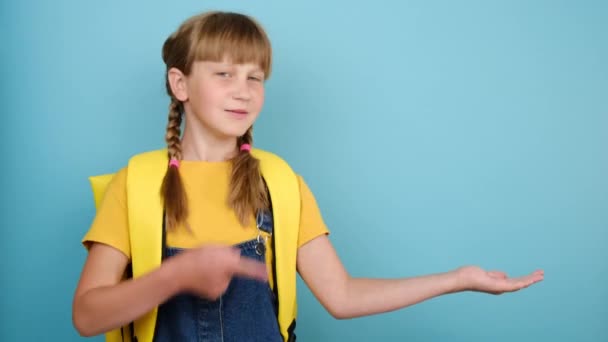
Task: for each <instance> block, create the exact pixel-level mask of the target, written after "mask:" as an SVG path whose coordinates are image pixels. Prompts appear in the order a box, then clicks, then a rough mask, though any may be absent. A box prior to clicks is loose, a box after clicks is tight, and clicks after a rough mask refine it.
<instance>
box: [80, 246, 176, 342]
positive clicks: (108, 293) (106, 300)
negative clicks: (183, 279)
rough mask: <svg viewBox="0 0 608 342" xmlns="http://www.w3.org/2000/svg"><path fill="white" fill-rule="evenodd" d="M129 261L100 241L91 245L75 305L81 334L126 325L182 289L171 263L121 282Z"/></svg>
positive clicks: (105, 330)
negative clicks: (179, 286) (178, 284)
mask: <svg viewBox="0 0 608 342" xmlns="http://www.w3.org/2000/svg"><path fill="white" fill-rule="evenodd" d="M127 264H128V259H127V257H126V256H125V255H124V254H123V253H122V252H120V251H119V250H117V249H115V248H113V247H110V246H108V245H104V244H100V243H95V244H93V246H92V247H91V249H90V252H89V255H88V257H87V260H86V263H85V266H84V269H83V271H82V275H81V278H80V282H79V283H78V287H77V289H76V293H75V295H74V301H73V307H72V320H73V323H74V326H75V327H76V330H78V332H79V333H80V334H81V335H83V336H94V335H98V334H101V333H103V332H107V331H110V330H112V329H115V328H118V327H120V326H123V325H125V324H127V323H129V322H131V321H133V320H135V319H136V318H138V317H140V316H142V315H143V314H145V313H146V312H148V311H150V310H151V309H153V308H154V307H156V306H158V305H159V304H160V303H162V302H164V301H165V300H167V299H168V298H170V297H171V296H173V295H175V294H176V293H177V292H178V290H179V289H178V286H177V283H176V282H172V281H171V279H174V278H175V275H174V274H172V273H174V272H173V268H172V267H171V266H170V264H168V263H167V264H163V266H161V267H160V268H158V269H157V270H155V271H153V272H150V273H148V274H147V275H145V276H143V277H140V278H137V279H135V280H133V279H130V280H126V281H122V282H121V278H122V275H123V273H124V271H125V268H126V266H127Z"/></svg>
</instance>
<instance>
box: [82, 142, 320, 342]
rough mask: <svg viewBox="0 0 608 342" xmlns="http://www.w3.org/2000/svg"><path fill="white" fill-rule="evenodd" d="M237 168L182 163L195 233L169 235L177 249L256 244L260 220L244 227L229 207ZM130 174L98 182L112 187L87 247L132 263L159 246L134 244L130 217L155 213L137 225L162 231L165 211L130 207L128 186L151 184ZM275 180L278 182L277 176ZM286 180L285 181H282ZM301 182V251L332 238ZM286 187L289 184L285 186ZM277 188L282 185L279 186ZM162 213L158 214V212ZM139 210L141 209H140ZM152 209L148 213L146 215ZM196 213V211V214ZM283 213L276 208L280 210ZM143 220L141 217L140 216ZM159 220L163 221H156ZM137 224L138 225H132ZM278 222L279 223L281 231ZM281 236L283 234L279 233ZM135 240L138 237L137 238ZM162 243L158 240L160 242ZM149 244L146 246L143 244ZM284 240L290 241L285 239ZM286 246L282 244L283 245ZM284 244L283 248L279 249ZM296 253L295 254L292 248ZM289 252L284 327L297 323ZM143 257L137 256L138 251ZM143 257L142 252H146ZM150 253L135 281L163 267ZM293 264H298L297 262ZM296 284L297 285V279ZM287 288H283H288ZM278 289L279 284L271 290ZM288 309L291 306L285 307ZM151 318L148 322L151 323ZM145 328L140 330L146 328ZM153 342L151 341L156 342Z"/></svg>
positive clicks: (152, 202)
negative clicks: (105, 248)
mask: <svg viewBox="0 0 608 342" xmlns="http://www.w3.org/2000/svg"><path fill="white" fill-rule="evenodd" d="M158 153H163V152H162V151H157V152H154V153H148V154H142V155H140V156H139V158H140V159H141V158H146V156H148V158H156V159H158ZM253 153H254V154H256V156H258V157H264V154H265V152H263V151H259V150H254V151H253ZM264 165H269V164H264V163H262V172H263V174H264V175H265V178H266V177H268V175H269V174H272V170H273V168H272V167H267V168H266V170H264ZM230 169H231V164H230V162H213V163H210V162H198V161H196V162H195V161H182V164H181V166H180V173H181V176H182V180H183V182H184V184H185V187H186V189H187V196H188V201H189V206H190V216H189V217H188V222H189V224H190V228H191V231H188V230H187V229H185V227H178V229H177V230H175V231H169V232H168V234H167V244H168V245H169V246H173V247H181V248H190V247H195V246H198V245H201V244H203V243H211V242H213V243H224V244H237V243H240V242H243V241H246V240H250V239H252V238H255V236H256V235H257V229H256V228H255V218H254V217H253V215H252V217H251V220H250V222H249V224H248V225H246V226H241V224H240V223H239V221H238V219H237V218H236V215H235V214H234V212H233V211H232V210H230V209H229V208H228V206H227V204H226V198H227V191H228V184H229V176H230ZM128 170H129V168H128V167H127V168H123V169H122V170H120V171H119V172H118V173H117V174H116V175H115V176H113V175H103V176H97V177H92V178H91V182H92V186H93V188H94V189H103V188H104V187H105V185H106V184H108V187H107V190H106V191H105V193H102V192H100V191H96V192H95V201H96V205H98V211H97V215H96V217H95V219H94V221H93V224H92V226H91V228H90V230H89V232H88V233H87V234H86V235H85V237H84V239H83V243H84V244H85V246H87V247H88V246H90V244H91V243H93V242H99V243H104V244H107V245H110V246H113V247H115V248H117V249H118V250H120V251H122V252H123V253H124V254H125V255H126V256H127V257H129V258H130V257H131V253H132V251H131V248H132V247H131V246H154V245H156V243H155V242H146V239H149V238H152V239H154V237H152V236H149V237H148V235H150V234H137V239H140V240H138V242H137V243H134V242H136V241H131V238H132V237H131V236H130V234H129V226H128V222H129V221H128V218H129V217H133V216H134V215H132V214H131V215H129V213H130V212H131V213H133V212H136V210H149V212H151V213H154V215H152V216H147V217H146V218H143V219H144V220H148V219H149V222H143V223H140V224H136V225H137V226H138V227H140V228H141V229H143V227H148V226H154V225H159V223H160V222H162V218H161V216H160V215H161V214H162V208H161V207H160V203H159V201H158V197H156V198H155V197H154V196H149V198H148V200H147V203H139V202H140V201H141V200H138V201H136V202H135V203H133V201H129V198H128V196H127V186H128V187H129V189H130V190H129V193H132V191H137V188H138V187H139V188H140V189H142V190H141V191H146V189H145V187H146V186H147V187H149V186H150V185H149V182H148V181H147V180H146V182H148V183H146V182H143V183H142V182H138V179H140V180H141V177H135V176H133V177H130V176H132V175H131V174H130V173H129V171H128ZM165 170H166V163H165V164H162V167H161V168H157V169H156V171H151V172H152V174H156V176H153V177H152V178H155V179H157V181H160V180H161V179H162V174H164V171H165ZM273 177H275V178H276V177H277V176H276V175H275V176H273ZM278 177H280V175H279V176H278ZM296 180H297V186H298V187H299V189H300V204H301V207H300V208H298V209H299V210H300V211H301V215H300V219H299V221H300V222H299V233H298V236H297V245H295V243H296V241H295V239H296V237H294V246H302V245H303V244H305V243H306V242H308V241H310V240H311V239H313V238H315V237H317V236H319V235H322V234H326V233H328V231H327V228H326V226H325V224H324V223H323V220H322V218H321V215H320V212H319V209H318V207H317V204H316V201H315V199H314V197H313V195H312V193H311V192H310V190H309V188H308V186H307V185H306V183H305V182H304V181H303V179H302V177H300V176H297V177H296V178H295V179H294V186H295V183H296ZM282 181H285V180H282ZM275 184H277V183H275ZM152 188H158V186H153V187H152ZM269 188H270V189H269V190H270V191H271V196H273V205H275V203H274V202H275V201H276V200H277V198H276V196H279V195H277V194H280V193H281V189H276V188H275V189H274V191H275V193H274V194H273V189H272V187H271V185H270V184H269ZM278 203H282V202H281V201H277V204H278ZM155 207H156V208H155ZM138 208H139V209H138ZM144 208H146V209H144ZM193 208H195V209H193ZM277 209H278V208H277V207H276V205H275V210H277ZM281 210H283V211H289V210H290V208H289V207H283V208H281ZM140 216H141V215H140ZM156 216H159V217H156ZM131 223H132V224H133V222H131ZM277 223H278V222H276V221H275V225H276V224H277ZM279 234H280V233H279ZM133 238H135V237H133ZM156 238H158V236H157V237H156ZM279 238H281V237H280V236H279V235H277V236H276V237H275V239H277V240H278V239H279ZM141 239H143V242H142V240H141ZM282 239H283V240H284V239H285V237H283V238H282ZM283 240H282V241H283ZM277 244H278V243H277ZM292 249H293V248H292ZM287 250H288V249H284V250H283V252H282V254H281V255H280V257H279V258H278V259H277V270H280V269H283V268H282V266H281V263H283V267H287V266H289V265H292V264H293V265H294V266H293V267H294V270H293V272H294V277H287V278H285V277H278V281H279V290H281V289H292V291H293V292H294V293H293V294H288V295H287V296H288V297H289V296H293V305H291V306H290V305H286V306H285V307H289V308H290V309H289V310H291V312H288V311H289V310H287V309H286V310H287V311H286V310H281V309H280V310H279V321H283V322H288V320H289V322H290V321H291V319H293V318H295V311H296V307H295V255H296V254H295V251H293V252H292V253H290V252H286V251H287ZM268 251H269V253H268V259H267V261H268V262H267V265H268V272H269V279H271V280H272V279H273V274H272V267H271V265H272V262H271V259H272V255H273V251H272V249H271V248H268ZM133 252H134V253H137V252H136V251H133ZM140 253H141V252H140ZM146 253H153V254H154V253H158V254H159V255H158V256H156V255H154V256H151V257H150V259H149V261H148V263H149V264H148V265H147V266H140V268H141V269H139V270H138V269H136V265H134V276H137V275H138V274H143V273H145V272H147V271H149V270H152V269H153V268H154V267H155V266H154V265H157V264H158V263H157V261H156V259H159V258H160V250H158V251H149V250H146ZM291 259H293V260H291ZM291 278H293V279H291ZM282 282H283V284H282ZM271 285H273V284H271ZM285 293H286V292H285V291H283V294H281V293H279V301H280V303H281V305H283V303H284V302H285V301H288V300H285V299H283V301H282V302H281V296H283V297H285V296H286V295H285ZM285 304H287V303H285ZM155 316H156V312H155V311H154V312H151V313H149V314H148V315H147V316H145V317H144V318H143V320H144V321H145V320H146V319H148V320H151V319H152V318H153V317H155ZM146 317H147V318H146ZM141 325H142V324H140V326H141ZM285 328H286V327H285V326H283V327H282V329H281V330H282V333H285ZM136 330H137V331H138V336H139V337H140V341H146V340H147V338H143V337H144V336H142V333H141V332H139V329H138V328H137V327H136ZM150 339H151V337H150Z"/></svg>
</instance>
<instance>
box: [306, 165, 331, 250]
mask: <svg viewBox="0 0 608 342" xmlns="http://www.w3.org/2000/svg"><path fill="white" fill-rule="evenodd" d="M298 182H299V185H300V200H301V209H300V231H299V236H298V247H302V246H303V245H305V244H306V243H307V242H309V241H311V240H312V239H314V238H316V237H318V236H321V235H324V234H329V230H328V229H327V226H326V225H325V222H324V221H323V217H322V216H321V211H320V210H319V207H318V205H317V201H316V200H315V197H314V195H313V194H312V191H310V188H308V185H307V184H306V182H304V179H303V178H302V177H301V176H300V175H298Z"/></svg>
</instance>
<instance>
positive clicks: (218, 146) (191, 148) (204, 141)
mask: <svg viewBox="0 0 608 342" xmlns="http://www.w3.org/2000/svg"><path fill="white" fill-rule="evenodd" d="M236 154H237V147H236V138H234V137H218V136H215V135H213V134H211V132H204V131H203V130H195V129H189V128H188V125H187V124H186V125H185V127H184V135H183V138H182V158H183V159H184V160H199V161H208V162H218V161H226V160H230V159H232V158H234V157H235V156H236Z"/></svg>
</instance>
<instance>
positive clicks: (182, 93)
mask: <svg viewBox="0 0 608 342" xmlns="http://www.w3.org/2000/svg"><path fill="white" fill-rule="evenodd" d="M167 78H168V79H169V85H170V86H171V92H173V96H175V98H176V99H178V100H179V101H181V102H185V101H186V100H188V88H187V84H186V76H185V75H184V73H182V72H181V70H179V69H177V68H171V69H169V71H168V72H167Z"/></svg>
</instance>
